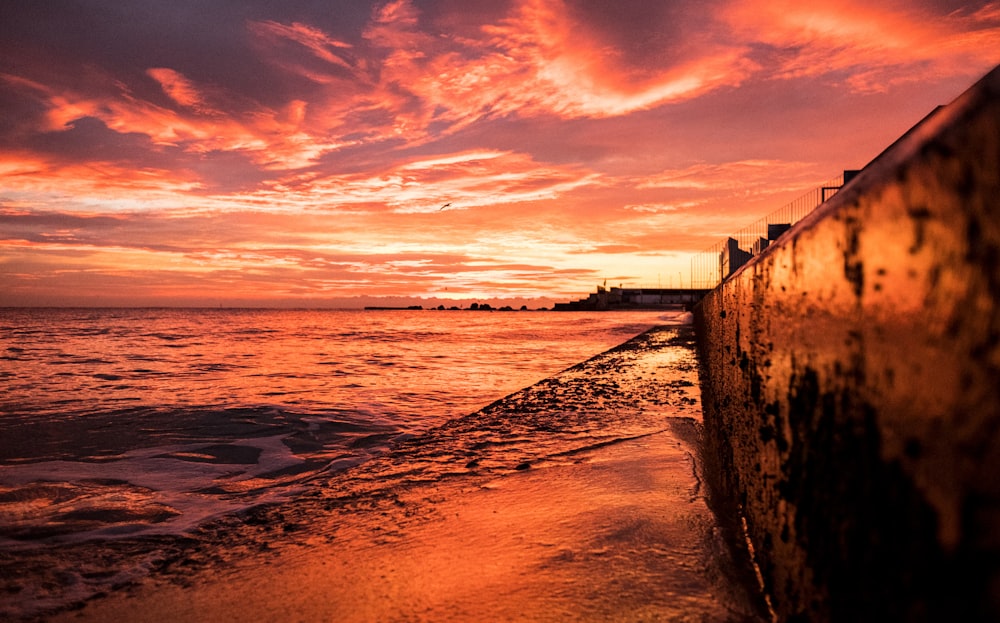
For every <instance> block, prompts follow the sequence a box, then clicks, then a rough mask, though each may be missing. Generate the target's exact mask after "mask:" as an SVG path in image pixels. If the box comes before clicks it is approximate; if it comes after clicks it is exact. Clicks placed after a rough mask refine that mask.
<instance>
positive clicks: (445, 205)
mask: <svg viewBox="0 0 1000 623" xmlns="http://www.w3.org/2000/svg"><path fill="white" fill-rule="evenodd" d="M450 205H451V202H450V201H449V202H448V203H446V204H444V205H443V206H441V207H440V208H438V212H440V211H441V210H444V209H445V208H447V207H448V206H450Z"/></svg>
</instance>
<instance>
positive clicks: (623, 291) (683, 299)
mask: <svg viewBox="0 0 1000 623" xmlns="http://www.w3.org/2000/svg"><path fill="white" fill-rule="evenodd" d="M710 291H711V290H708V289H696V288H625V287H621V286H619V287H611V288H607V287H604V286H597V292H592V293H591V294H590V295H588V296H587V298H585V299H580V300H578V301H572V302H570V303H556V304H555V305H554V306H553V308H552V309H553V310H554V311H614V310H639V309H676V308H678V307H691V306H692V305H694V304H695V303H697V302H698V301H700V300H701V299H702V298H704V297H705V295H706V294H708V292H710Z"/></svg>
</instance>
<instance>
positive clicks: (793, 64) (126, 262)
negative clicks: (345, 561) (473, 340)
mask: <svg viewBox="0 0 1000 623" xmlns="http://www.w3.org/2000/svg"><path fill="white" fill-rule="evenodd" d="M998 63H1000V2H971V3H970V2H953V1H948V0H898V1H897V0H890V1H887V2H871V0H834V1H823V0H817V1H816V2H808V3H804V2H800V1H793V0H772V1H763V0H676V1H667V0H662V1H653V0H648V1H640V0H616V1H615V2H607V1H605V0H388V1H385V0H382V1H376V2H365V1H361V0H308V1H306V0H303V1H296V0H287V1H285V2H273V1H272V0H213V1H212V2H204V1H201V0H171V1H170V2H163V1H162V0H156V1H152V0H130V1H129V2H121V1H120V0H80V1H68V0H46V1H45V2H38V1H37V0H4V2H3V3H2V4H0V305H114V306H121V305H139V306H147V305H177V306H184V305H199V306H201V305H207V306H212V307H214V306H218V305H265V306H297V307H298V306H315V307H324V306H334V307H337V306H357V305H361V304H373V303H374V302H382V303H403V302H406V303H412V302H414V301H416V302H430V303H437V302H440V301H474V300H479V301H510V302H514V303H519V302H522V301H524V302H529V301H530V302H540V303H541V304H544V303H547V302H553V301H566V300H574V299H577V298H581V297H582V296H585V295H586V294H587V293H588V292H592V291H594V289H595V287H596V286H597V285H599V284H604V283H607V284H608V285H618V284H623V285H632V286H646V287H652V286H661V287H677V286H686V285H689V283H690V266H691V258H692V256H693V255H694V254H696V253H698V252H699V251H702V250H704V249H707V248H709V247H711V246H712V245H714V244H716V243H717V242H719V241H720V239H723V238H725V237H726V235H727V234H728V233H729V232H733V231H736V230H738V229H741V228H742V227H744V226H746V225H748V224H750V223H751V222H753V221H755V220H757V219H759V218H761V217H763V216H765V215H766V214H768V213H770V212H772V211H774V210H777V209H778V208H780V207H782V206H783V205H785V204H786V203H788V202H790V201H792V200H794V199H795V198H796V197H798V196H800V195H802V194H804V193H806V192H807V191H809V190H811V189H813V188H815V187H817V186H820V185H822V184H823V182H824V181H826V180H828V179H831V178H833V177H835V176H836V175H838V174H840V173H841V171H843V170H844V169H856V168H860V167H862V166H864V165H865V164H866V163H867V162H869V161H870V160H871V159H872V158H873V157H874V156H876V155H877V154H878V153H879V152H881V151H882V149H884V148H885V147H886V146H888V145H889V144H890V143H892V141H894V140H895V139H896V138H897V137H899V136H900V135H901V134H902V133H903V132H905V131H906V130H907V129H908V128H909V127H911V126H912V125H913V124H914V123H916V122H917V121H919V120H920V119H921V118H922V117H923V116H924V115H926V114H927V113H928V112H930V111H931V110H932V109H933V108H934V107H935V106H937V105H939V104H947V103H948V102H950V101H952V100H953V99H954V98H956V97H957V96H958V95H960V94H961V93H962V92H963V91H964V90H965V89H967V88H968V87H969V86H971V85H972V84H973V83H974V82H975V81H976V80H978V79H979V78H980V77H982V76H983V75H984V74H986V73H987V72H988V71H989V70H990V69H992V68H993V67H994V66H996V65H997V64H998Z"/></svg>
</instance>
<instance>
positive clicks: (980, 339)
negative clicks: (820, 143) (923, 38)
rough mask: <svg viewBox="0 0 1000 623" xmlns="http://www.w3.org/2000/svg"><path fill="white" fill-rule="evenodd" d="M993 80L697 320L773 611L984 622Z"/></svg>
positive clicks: (740, 511)
mask: <svg viewBox="0 0 1000 623" xmlns="http://www.w3.org/2000/svg"><path fill="white" fill-rule="evenodd" d="M998 300H1000V68H998V69H996V70H994V71H992V72H991V73H990V74H988V75H987V76H986V77H985V78H983V79H982V80H981V81H980V82H979V83H977V84H976V85H975V86H973V87H972V88H971V89H969V90H968V91H967V92H966V93H964V94H963V95H961V96H960V97H959V98H958V99H957V100H955V101H954V102H953V103H951V104H950V105H948V106H945V107H941V108H939V109H938V110H936V111H935V112H934V113H932V114H931V115H929V116H928V118H926V119H925V120H924V121H923V122H921V124H919V125H918V126H917V127H915V128H914V129H913V130H911V131H910V132H908V133H907V134H906V135H904V136H903V137H901V138H900V139H899V140H898V141H897V142H896V143H894V144H893V145H892V146H891V147H890V148H888V149H887V150H886V151H885V152H883V153H882V154H881V155H880V156H879V157H878V158H877V159H876V160H874V161H873V162H872V163H871V164H869V165H868V166H867V167H866V168H865V169H864V170H862V171H861V172H860V173H859V174H858V175H857V177H855V178H854V179H853V181H852V182H851V183H850V184H848V185H845V186H844V188H843V189H842V190H841V191H840V192H838V193H837V194H836V195H835V196H833V197H832V198H831V199H830V200H828V201H827V202H826V203H825V204H823V205H822V206H820V207H819V208H818V209H817V210H816V211H815V212H813V213H812V214H811V215H809V216H808V217H806V218H805V219H804V220H803V221H801V222H800V223H799V224H798V225H797V226H796V227H795V228H794V229H793V230H792V231H790V232H788V233H787V234H786V235H785V236H784V237H782V239H781V240H780V241H779V243H777V244H775V245H772V246H771V247H770V248H769V249H767V251H766V252H764V253H762V254H761V255H759V256H757V257H755V258H754V259H753V260H752V261H751V262H750V263H748V264H747V265H745V266H744V267H743V268H742V269H740V270H739V271H738V272H737V273H736V274H734V275H733V276H732V277H731V278H730V279H728V280H727V281H725V282H724V283H723V284H721V285H720V286H719V287H718V288H716V289H715V290H714V291H712V292H710V293H709V294H708V295H707V296H706V297H705V298H704V299H703V301H702V302H701V303H700V304H699V305H698V306H697V307H696V308H695V319H696V324H697V327H698V332H699V342H700V344H699V348H700V356H701V361H702V367H703V369H702V399H703V405H704V412H705V454H706V463H707V464H708V469H709V474H710V481H711V484H712V486H713V489H714V491H715V499H716V502H717V504H718V506H719V511H720V512H723V513H728V514H731V515H734V516H736V515H740V516H742V518H743V519H744V520H745V523H746V531H747V537H748V539H749V541H750V542H751V543H752V545H753V547H754V550H755V552H756V558H757V563H758V565H759V568H760V574H761V578H762V581H763V584H764V587H765V590H766V591H767V593H768V594H769V597H770V600H771V602H772V606H773V608H774V611H775V613H776V615H777V617H778V619H779V620H786V621H791V620H809V621H860V620H877V621H885V620H928V621H930V620H966V621H968V620H997V619H998V618H1000V478H997V476H996V475H997V474H998V473H1000V313H998V308H997V301H998Z"/></svg>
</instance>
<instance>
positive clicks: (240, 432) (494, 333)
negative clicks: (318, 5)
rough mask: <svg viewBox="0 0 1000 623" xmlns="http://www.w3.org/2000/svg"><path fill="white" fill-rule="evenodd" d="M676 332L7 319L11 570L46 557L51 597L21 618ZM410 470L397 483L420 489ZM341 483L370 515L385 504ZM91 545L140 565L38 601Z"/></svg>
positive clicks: (78, 574)
mask: <svg viewBox="0 0 1000 623" xmlns="http://www.w3.org/2000/svg"><path fill="white" fill-rule="evenodd" d="M678 321H682V318H681V317H680V314H669V315H667V316H666V317H664V315H663V313H662V312H640V313H624V314H573V313H571V314H525V313H515V314H474V313H455V314H452V313H439V312H415V313H414V312H388V313H384V312H383V313H376V314H371V313H357V312H288V311H253V312H250V311H237V312H229V313H227V312H221V311H216V310H202V311H191V310H105V311H96V310H37V311H27V310H0V335H2V337H3V341H2V344H3V347H2V350H0V377H2V378H3V379H4V383H5V385H6V391H5V393H4V394H3V395H0V563H3V562H5V561H6V562H10V561H16V560H17V558H18V557H19V556H23V554H21V553H19V552H27V551H29V550H31V551H33V552H34V553H33V554H32V557H33V558H32V559H33V560H36V561H37V571H38V573H39V574H40V576H41V575H44V576H45V577H48V578H49V579H48V580H45V581H44V582H39V583H32V582H28V585H30V586H32V587H34V588H29V589H25V590H32V591H33V590H36V589H37V590H38V591H39V592H36V593H33V594H30V595H29V594H27V593H25V594H23V595H21V597H19V598H18V599H17V600H16V601H17V602H18V603H20V604H21V605H22V606H24V607H25V608H27V609H28V610H32V611H43V610H44V609H45V608H47V607H50V606H51V605H52V603H50V601H51V600H55V602H58V601H59V600H64V601H63V603H70V602H71V601H72V600H76V599H79V598H80V597H81V595H84V596H85V592H86V591H84V589H82V588H80V586H78V585H79V584H80V583H83V584H86V585H87V586H90V587H91V588H90V589H89V590H91V591H99V590H102V589H101V587H107V586H113V585H115V584H117V583H121V582H125V581H129V578H134V577H140V576H141V575H143V574H145V573H147V572H148V571H149V569H150V568H151V566H155V565H156V564H160V563H157V562H156V561H157V560H162V557H163V555H162V554H155V555H154V554H152V553H151V554H149V557H148V560H147V556H146V554H145V553H143V552H146V551H147V550H148V551H149V552H153V551H154V550H156V548H155V547H152V548H150V547H148V546H146V545H142V544H141V540H142V539H146V540H149V539H158V538H187V537H186V536H185V535H190V534H192V532H193V531H194V530H196V529H198V528H199V527H200V526H204V525H205V524H206V522H209V521H211V520H217V519H219V518H222V517H226V516H232V515H235V514H239V513H245V512H246V511H247V510H248V509H251V508H253V507H256V506H259V505H261V504H265V503H270V502H280V501H288V500H295V499H297V497H298V496H300V495H302V494H303V492H304V491H307V490H308V489H309V488H310V486H311V483H312V481H314V480H321V479H323V478H327V477H329V475H330V474H337V473H341V472H343V470H346V469H348V468H351V467H356V466H359V465H362V464H364V463H366V462H368V461H370V459H371V458H372V457H375V456H379V455H381V454H383V453H385V452H387V451H389V450H390V449H392V448H393V447H395V446H396V445H397V444H398V443H400V442H404V441H406V440H415V439H419V438H420V437H421V436H422V435H423V434H424V433H425V432H427V431H429V430H431V429H433V428H435V427H438V426H440V425H441V424H444V423H446V422H448V421H450V420H453V419H455V418H459V417H461V416H465V415H467V414H469V413H472V412H474V411H476V410H477V409H480V408H481V407H483V406H484V405H487V404H489V403H491V402H492V401H494V400H496V399H497V398H500V397H502V396H505V395H507V394H510V393H511V392H513V391H515V390H517V389H519V388H522V387H527V386H529V385H532V384H533V383H535V382H536V381H538V380H540V379H543V378H546V377H548V376H551V375H552V374H555V373H557V372H559V371H560V370H563V369H565V368H566V367H568V366H570V365H572V364H574V363H576V362H579V361H582V360H584V359H587V358H588V357H590V356H592V355H595V354H597V353H599V352H602V351H604V350H606V349H608V348H610V347H612V346H614V345H616V344H619V343H621V342H623V341H624V340H626V339H628V338H629V337H632V336H633V335H636V334H638V333H640V332H642V331H644V330H645V329H647V328H649V327H650V326H653V325H656V324H664V323H672V322H678ZM620 432H621V431H619V433H620ZM404 445H405V444H404ZM412 458H413V464H411V465H396V467H394V468H393V469H394V470H395V471H394V472H393V473H395V472H396V471H398V472H399V473H405V472H407V471H408V470H411V469H418V468H419V465H418V464H419V463H420V461H421V460H422V459H420V458H418V457H417V455H416V454H414V455H413V457H412ZM449 469H450V468H449ZM352 473H353V472H352ZM378 477H381V476H378ZM338 482H341V483H342V486H344V487H348V488H355V489H357V491H356V493H357V494H359V495H361V494H363V491H364V490H366V487H371V486H377V484H376V483H373V484H365V483H360V484H358V483H350V481H344V480H339V481H338ZM356 485H357V486H356ZM136 539H139V541H137V540H136ZM93 540H97V541H101V542H109V543H114V542H121V543H122V545H121V547H122V548H125V549H127V550H128V551H133V550H134V552H133V553H132V554H130V555H129V557H128V560H130V561H132V562H130V563H129V564H130V565H131V566H129V567H128V568H124V567H121V566H120V565H117V564H116V565H114V572H113V573H111V572H109V570H108V569H107V568H106V565H105V566H104V567H102V566H101V565H96V567H95V570H94V571H92V572H90V575H91V576H93V577H90V579H86V580H84V579H83V578H84V576H85V575H87V573H86V572H84V571H80V570H78V569H74V570H69V569H65V570H63V571H59V572H58V573H68V574H69V575H67V576H65V578H64V579H65V582H68V583H69V585H71V587H70V588H67V587H62V588H60V589H58V590H55V589H53V593H52V594H51V595H50V594H49V593H48V592H47V590H48V589H45V590H43V589H40V588H38V587H39V586H45V585H48V584H50V583H51V582H52V579H51V577H50V576H51V573H52V571H50V570H49V569H51V568H52V567H53V566H54V567H56V568H58V567H59V565H62V564H65V563H63V562H60V561H61V560H62V556H63V554H61V553H59V550H58V549H57V548H59V547H64V546H74V547H77V548H79V547H84V546H85V545H86V543H87V542H89V541H93ZM171 547H172V546H171ZM46 548H49V549H50V550H51V554H44V553H40V552H43V551H44V550H46ZM74 551H77V550H74ZM79 551H84V550H79ZM135 552H139V553H135ZM11 556H13V557H14V558H11ZM11 564H14V563H11ZM95 564H96V563H95ZM31 573H32V571H30V569H26V570H25V571H24V574H25V577H30V576H31ZM109 573H110V575H109ZM60 577H62V576H60ZM74 578H75V579H74ZM58 582H62V580H59V581H58ZM58 582H57V583H58ZM57 594H58V596H56V595H57ZM55 602H53V603H55ZM56 605H58V604H56ZM28 610H25V611H24V612H22V614H24V613H25V612H28ZM29 614H30V613H29Z"/></svg>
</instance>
